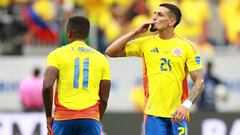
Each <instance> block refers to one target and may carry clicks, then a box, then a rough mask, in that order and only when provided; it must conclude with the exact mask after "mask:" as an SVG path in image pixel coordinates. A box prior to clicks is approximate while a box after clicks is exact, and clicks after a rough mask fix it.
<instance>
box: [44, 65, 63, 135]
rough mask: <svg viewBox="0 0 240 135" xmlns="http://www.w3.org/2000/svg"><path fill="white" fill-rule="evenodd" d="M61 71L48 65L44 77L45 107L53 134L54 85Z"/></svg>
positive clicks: (48, 124)
mask: <svg viewBox="0 0 240 135" xmlns="http://www.w3.org/2000/svg"><path fill="white" fill-rule="evenodd" d="M58 74H59V71H58V69H57V68H55V67H51V66H50V67H47V69H46V71H45V73H44V78H43V90H42V96H43V102H44V109H45V113H46V118H47V129H48V135H52V134H53V131H52V122H53V117H52V104H53V85H54V82H55V81H56V80H57V78H58Z"/></svg>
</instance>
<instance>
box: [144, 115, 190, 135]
mask: <svg viewBox="0 0 240 135" xmlns="http://www.w3.org/2000/svg"><path fill="white" fill-rule="evenodd" d="M145 132H146V135H187V134H188V128H187V122H186V120H185V119H184V120H183V121H181V122H179V123H176V124H175V123H173V122H172V120H171V118H163V117H155V116H150V115H147V119H146V124H145Z"/></svg>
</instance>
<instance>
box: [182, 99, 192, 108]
mask: <svg viewBox="0 0 240 135" xmlns="http://www.w3.org/2000/svg"><path fill="white" fill-rule="evenodd" d="M182 105H183V106H185V107H186V108H187V109H190V108H191V106H192V101H190V100H189V99H187V100H185V101H184V102H183V103H182Z"/></svg>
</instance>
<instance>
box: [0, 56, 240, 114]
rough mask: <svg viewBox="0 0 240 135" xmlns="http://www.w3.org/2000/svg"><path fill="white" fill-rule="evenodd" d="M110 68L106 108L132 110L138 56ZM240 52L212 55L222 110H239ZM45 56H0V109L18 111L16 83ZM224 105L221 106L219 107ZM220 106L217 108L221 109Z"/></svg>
mask: <svg viewBox="0 0 240 135" xmlns="http://www.w3.org/2000/svg"><path fill="white" fill-rule="evenodd" d="M108 59H109V62H110V68H111V78H112V88H111V93H110V98H109V102H108V109H107V111H111V112H112V111H113V112H114V111H117V112H126V111H134V107H133V103H132V102H131V101H130V98H129V96H130V92H131V89H132V87H133V86H134V83H135V82H136V80H137V79H139V77H141V76H142V61H141V59H140V58H135V57H132V58H114V59H113V58H108ZM239 59H240V55H237V56H217V57H214V59H213V61H214V71H215V74H216V75H217V76H219V77H220V78H221V79H222V80H224V81H225V82H226V84H227V90H228V93H229V98H228V101H227V102H225V103H223V104H220V108H221V109H222V111H226V110H229V111H236V110H237V111H239V110H240V106H239V105H237V103H239V102H240V98H239V97H240V71H239V69H240V63H239V62H238V61H239ZM44 65H45V57H43V56H18V57H16V56H15V57H3V56H1V57H0V111H21V109H22V107H21V102H20V98H19V93H18V84H19V82H20V80H21V79H23V78H24V77H26V76H28V75H30V74H31V72H32V70H33V68H34V67H36V66H38V67H40V68H41V69H42V75H43V71H44ZM222 106H224V107H222ZM221 109H220V110H221Z"/></svg>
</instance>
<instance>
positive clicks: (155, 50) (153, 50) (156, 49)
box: [151, 47, 159, 53]
mask: <svg viewBox="0 0 240 135" xmlns="http://www.w3.org/2000/svg"><path fill="white" fill-rule="evenodd" d="M151 52H153V53H159V51H158V48H157V47H155V48H154V49H152V50H151Z"/></svg>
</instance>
